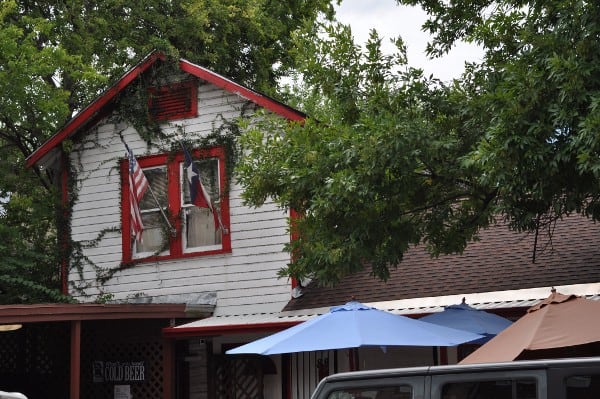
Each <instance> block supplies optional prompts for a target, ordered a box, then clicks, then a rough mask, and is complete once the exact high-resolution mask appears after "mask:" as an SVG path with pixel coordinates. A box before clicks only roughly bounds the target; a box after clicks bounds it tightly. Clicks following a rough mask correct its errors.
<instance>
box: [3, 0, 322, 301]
mask: <svg viewBox="0 0 600 399" xmlns="http://www.w3.org/2000/svg"><path fill="white" fill-rule="evenodd" d="M331 13H332V7H331V4H330V1H325V0H314V1H303V0H294V1H287V2H279V1H274V0H257V1H251V2H248V1H242V0H219V1H216V0H176V1H162V0H147V1H144V2H131V1H124V0H103V1H87V0H85V1H83V0H73V1H68V2H56V1H45V0H42V1H22V0H4V1H2V2H0V93H2V94H1V97H0V168H1V169H0V198H2V200H3V201H8V204H7V205H6V206H4V209H3V212H4V214H3V218H1V220H0V222H2V226H1V227H2V228H3V229H5V230H3V233H2V234H4V233H6V234H7V235H9V236H14V237H21V238H23V239H24V242H23V246H20V244H18V242H17V241H15V240H10V241H7V242H6V244H7V246H5V247H2V248H0V254H2V255H5V256H6V257H7V258H6V259H3V260H2V262H0V302H4V303H6V302H11V301H18V300H23V301H36V300H37V301H39V300H40V299H41V296H40V295H29V293H25V294H23V293H21V294H23V295H13V294H9V292H13V291H15V292H16V291H19V290H22V289H23V290H25V289H26V288H27V287H33V286H34V285H35V286H36V287H37V286H39V287H43V286H46V287H48V288H51V289H56V287H57V282H58V280H59V279H58V278H57V275H58V270H59V267H58V265H59V262H58V257H59V252H60V251H59V249H58V248H59V247H60V245H58V243H57V241H56V236H57V235H56V233H52V232H51V231H52V230H51V229H50V230H49V226H48V225H42V224H41V223H38V221H41V220H44V221H47V220H48V218H50V219H51V218H52V217H53V212H52V211H51V209H52V208H53V207H54V206H55V205H56V203H57V198H56V196H55V195H54V192H53V188H52V183H51V181H52V176H49V175H47V174H46V171H43V170H40V169H38V168H37V167H35V168H33V171H32V170H27V169H25V167H24V160H25V158H26V157H27V156H29V155H30V154H31V153H32V151H34V150H35V149H36V148H38V147H39V146H40V145H41V144H42V143H43V142H44V141H45V140H46V139H47V138H49V137H50V136H51V135H52V134H53V133H54V132H55V131H56V130H57V129H59V128H60V127H61V126H62V125H63V124H64V123H65V122H66V121H68V120H69V119H70V118H71V117H72V115H73V114H74V113H76V112H77V111H79V110H81V109H82V108H83V107H85V106H86V105H87V104H88V103H89V102H90V101H91V100H92V99H94V98H95V97H96V96H97V95H99V94H100V93H101V92H102V90H104V89H105V88H106V87H107V86H108V85H109V84H110V83H111V80H112V79H117V78H119V77H120V76H121V74H122V73H123V72H124V71H125V70H127V69H128V68H130V67H132V66H133V65H134V64H135V63H136V62H137V61H138V60H139V59H141V58H142V57H143V56H145V55H146V54H148V53H149V52H150V51H152V50H156V49H157V50H161V51H163V52H164V53H165V54H167V55H168V56H169V57H182V58H186V59H188V60H189V61H192V62H195V63H199V64H201V65H203V66H206V67H209V68H211V69H213V70H215V71H217V72H220V73H222V74H224V75H225V76H228V77H230V78H233V79H235V80H238V81H240V82H242V83H245V84H248V85H250V86H252V87H255V88H259V89H263V90H269V88H270V87H272V86H273V85H274V83H275V81H276V79H277V78H278V77H279V76H280V75H281V74H283V73H285V71H286V70H287V69H288V68H290V67H291V66H292V62H293V61H294V59H293V58H291V57H290V56H289V55H288V50H289V49H290V46H292V42H291V41H290V37H291V33H292V32H294V31H295V30H297V29H299V28H301V27H303V26H304V24H307V25H308V26H310V24H311V23H314V22H315V21H316V20H317V18H320V17H321V16H325V17H329V16H331ZM32 172H33V173H32ZM40 189H41V191H42V192H40ZM14 202H19V204H20V205H19V206H16V205H15V206H13V203H14ZM25 205H26V206H25ZM17 210H18V211H17ZM17 215H18V216H19V217H22V218H23V219H17ZM34 217H35V218H39V217H42V219H36V220H33V219H32V218H34ZM9 220H10V222H9ZM35 228H40V229H41V230H40V231H38V232H37V234H30V232H29V230H30V229H35ZM48 231H50V233H48ZM25 242H27V243H28V244H27V245H25ZM52 248H54V250H52ZM20 250H23V251H26V252H27V256H23V257H22V258H21V259H19V261H18V262H16V263H14V262H12V260H10V259H13V258H12V255H11V254H14V253H18V251H20ZM15 251H16V252H15ZM37 251H41V252H39V253H42V254H44V255H43V256H42V258H43V259H40V258H37V257H36V256H35V255H36V254H39V253H38V252H37ZM50 258H52V259H50ZM36 268H39V269H40V273H39V274H31V273H29V272H27V271H26V270H34V269H36ZM42 269H43V271H42ZM15 278H18V279H22V280H23V282H25V281H26V282H27V283H28V284H25V285H23V284H21V285H19V284H20V283H19V284H16V283H15V281H16V280H15ZM29 283H31V284H29ZM32 289H33V288H32ZM42 291H43V290H41V291H39V292H40V293H42ZM17 298H21V299H17ZM46 298H47V299H50V300H53V297H51V296H47V297H46Z"/></svg>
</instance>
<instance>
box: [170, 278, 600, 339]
mask: <svg viewBox="0 0 600 399" xmlns="http://www.w3.org/2000/svg"><path fill="white" fill-rule="evenodd" d="M552 288H553V287H540V288H533V289H523V290H510V291H496V292H486V293H465V294H455V295H446V296H438V297H428V298H411V299H401V300H390V301H380V302H366V303H365V304H366V305H370V306H373V307H375V308H377V309H381V310H385V311H388V312H390V313H393V314H398V315H403V316H409V317H420V316H423V315H426V314H430V313H435V312H441V311H442V310H444V306H448V305H455V304H458V303H460V302H461V301H462V298H465V300H466V302H467V303H468V304H469V305H470V306H472V307H474V308H476V309H479V310H485V311H489V312H492V313H496V314H502V315H518V316H520V315H521V314H522V313H524V312H525V310H526V309H527V308H529V307H531V306H533V305H535V304H536V303H538V302H540V301H541V300H543V299H545V298H547V297H548V295H549V293H550V290H551V289H552ZM554 288H556V289H557V291H559V292H561V293H565V294H575V295H580V296H585V297H587V298H591V299H595V300H600V283H595V284H576V285H566V286H556V287H554ZM334 305H340V303H331V306H334ZM328 311H329V306H327V307H318V308H311V309H301V310H291V311H282V312H274V313H261V314H245V315H229V316H213V317H208V318H206V319H201V320H196V321H193V322H190V323H186V324H182V325H179V326H175V327H167V328H164V329H163V335H164V336H165V337H168V338H185V337H191V336H215V335H226V334H241V333H251V332H275V331H280V330H283V329H285V328H288V327H291V326H294V325H296V324H299V323H301V322H303V321H306V320H309V319H311V318H313V317H316V316H318V315H321V314H323V313H326V312H328Z"/></svg>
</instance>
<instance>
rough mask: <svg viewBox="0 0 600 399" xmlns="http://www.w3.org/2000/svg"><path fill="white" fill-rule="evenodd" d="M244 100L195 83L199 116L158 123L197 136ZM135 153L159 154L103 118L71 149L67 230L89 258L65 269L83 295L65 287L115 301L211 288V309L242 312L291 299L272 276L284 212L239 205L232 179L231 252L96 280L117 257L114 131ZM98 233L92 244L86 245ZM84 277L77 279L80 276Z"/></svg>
mask: <svg viewBox="0 0 600 399" xmlns="http://www.w3.org/2000/svg"><path fill="white" fill-rule="evenodd" d="M244 105H245V100H244V99H242V98H240V97H239V96H237V95H235V94H232V93H229V92H226V91H224V90H222V89H219V88H217V87H215V86H213V85H210V84H200V85H199V91H198V116H197V117H195V118H190V119H182V120H175V121H169V122H168V123H165V124H164V125H163V126H162V128H163V132H164V133H165V134H167V135H173V137H177V135H182V136H183V137H184V138H185V137H186V136H190V137H200V136H204V135H208V134H211V133H212V132H213V131H214V129H215V128H217V127H219V126H220V124H221V123H222V121H223V119H225V120H229V121H233V120H235V119H236V118H238V117H239V116H240V115H241V112H242V109H243V108H244ZM119 132H120V133H121V135H122V136H123V138H124V140H125V141H126V142H127V144H128V145H129V147H130V148H131V149H132V150H133V152H134V154H136V156H138V157H141V156H145V155H152V154H155V153H160V152H162V151H163V150H161V148H162V147H161V146H162V145H163V144H161V143H160V142H157V143H153V146H152V147H149V146H148V145H147V143H145V142H144V140H143V139H142V138H141V137H140V136H139V135H138V134H137V132H136V131H135V130H134V129H133V128H132V127H127V126H125V125H120V126H115V125H113V124H111V123H108V121H107V119H105V120H103V121H100V122H99V123H98V124H97V125H96V126H94V127H93V128H91V129H90V130H89V131H88V132H87V133H85V134H83V135H81V134H80V135H79V136H77V137H78V138H79V139H80V140H81V141H79V142H76V145H75V151H73V153H72V154H71V163H72V168H73V170H75V171H76V173H77V179H78V182H77V184H76V190H77V193H76V201H75V203H74V206H73V212H72V219H71V227H72V229H71V233H72V238H73V240H74V241H77V242H80V243H81V244H82V245H83V247H84V255H85V256H86V257H87V258H88V259H89V260H90V261H91V262H92V265H90V264H88V265H86V266H85V267H84V270H83V271H82V273H81V276H83V277H80V273H79V271H77V270H71V273H70V283H71V284H73V285H75V286H77V287H84V286H86V285H90V287H89V288H86V289H85V290H84V293H83V294H80V293H78V291H77V290H75V289H72V294H73V295H74V296H75V297H76V298H77V299H79V300H81V301H93V300H95V299H96V296H97V295H100V294H111V295H112V297H113V299H115V300H127V299H128V298H134V297H137V296H145V297H163V296H165V295H178V294H181V295H185V294H194V293H199V292H206V293H209V292H214V293H216V294H217V308H216V310H215V314H219V315H226V314H243V313H249V312H252V313H261V312H273V311H279V310H281V308H282V307H283V306H284V305H285V303H286V302H287V301H288V300H289V298H290V282H289V281H288V279H286V278H278V277H277V272H278V271H279V270H280V269H281V268H283V267H285V266H286V264H287V263H288V262H289V259H290V255H289V254H288V253H286V252H285V251H284V250H283V248H284V245H285V244H286V243H288V242H289V231H288V228H287V223H286V218H287V217H288V216H289V213H288V212H286V211H284V210H282V209H280V208H279V207H277V205H276V204H274V203H272V202H268V203H266V204H265V205H264V206H262V207H259V208H252V207H248V206H245V205H244V204H243V200H242V198H241V194H242V187H240V186H239V185H238V184H236V182H235V181H234V182H232V184H231V187H230V192H229V196H230V198H229V206H230V222H231V223H230V227H231V229H230V230H231V231H230V234H231V246H232V252H231V253H229V254H219V255H214V256H205V257H193V258H185V259H170V260H167V261H152V262H140V263H136V264H134V265H130V266H128V267H126V268H124V269H123V270H119V271H118V272H116V273H115V274H114V275H113V276H112V278H111V279H109V280H108V281H107V282H106V283H104V284H103V285H101V286H100V285H99V283H98V282H97V281H96V278H97V276H98V273H99V271H106V270H112V269H116V268H120V267H121V266H122V265H121V262H122V247H121V245H122V243H121V233H120V231H108V230H111V229H118V230H120V228H121V181H120V180H121V177H120V169H119V165H120V164H119V162H120V161H121V160H122V159H124V157H125V147H124V145H123V143H122V142H121V139H120V137H119V135H118V133H119ZM103 233H104V236H103V238H102V239H101V240H98V242H97V245H94V246H86V244H89V243H91V242H94V241H95V240H97V238H98V237H99V236H100V235H101V234H103ZM81 278H83V280H80V279H81Z"/></svg>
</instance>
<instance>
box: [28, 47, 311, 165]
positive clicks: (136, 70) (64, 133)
mask: <svg viewBox="0 0 600 399" xmlns="http://www.w3.org/2000/svg"><path fill="white" fill-rule="evenodd" d="M165 58H166V57H165V56H164V54H162V53H160V52H153V53H151V54H150V55H148V56H147V57H146V58H145V59H144V60H142V61H141V62H140V63H139V64H138V65H136V66H135V67H133V68H132V69H131V70H130V71H129V72H127V73H125V75H123V77H122V78H121V79H119V80H118V81H117V83H115V84H114V85H113V86H112V87H110V88H109V89H108V90H106V92H104V94H102V95H101V96H100V97H98V98H96V100H94V101H93V102H92V103H91V104H90V105H88V106H87V107H86V108H85V109H84V110H83V111H81V112H80V113H78V114H77V115H76V116H75V117H74V118H73V119H71V120H70V121H69V122H67V124H66V125H65V126H64V127H63V128H62V129H60V130H59V131H58V132H57V133H56V134H54V135H53V136H52V137H50V138H49V139H48V140H47V141H46V142H45V143H44V144H42V146H41V147H39V148H38V149H37V150H35V151H34V152H33V153H32V154H31V155H30V156H29V157H27V159H26V160H25V165H26V166H27V167H28V168H30V167H32V166H33V165H35V164H36V163H37V162H39V161H40V159H42V158H43V157H44V156H45V155H47V154H48V153H49V152H50V151H51V150H53V149H54V148H56V147H57V146H58V145H59V144H60V143H62V141H63V140H65V139H67V138H68V137H70V136H71V135H72V134H74V133H75V132H76V131H77V129H79V128H80V127H81V126H83V125H84V124H85V123H86V122H87V121H88V120H90V119H91V118H92V117H94V115H96V114H97V113H98V112H99V111H100V110H101V109H102V108H103V107H104V106H106V105H107V104H108V103H109V102H110V101H111V100H113V99H114V98H115V96H116V95H117V94H118V93H119V92H121V91H122V90H123V89H125V88H126V87H127V85H129V84H130V83H131V82H132V81H133V80H134V79H135V78H137V77H138V76H139V75H140V74H142V73H143V72H144V71H146V70H147V69H148V68H149V67H150V66H152V64H154V63H155V62H156V60H158V59H160V60H163V61H164V60H165ZM179 67H180V68H181V70H182V71H184V72H188V73H190V74H192V75H194V76H196V77H199V78H202V79H204V80H206V81H207V82H209V83H212V84H214V85H215V86H217V87H220V88H222V89H224V90H227V91H229V92H231V93H235V94H238V95H240V96H242V97H244V98H246V99H248V100H250V101H252V102H254V103H255V104H257V105H259V106H261V107H264V108H266V109H268V110H270V111H272V112H275V113H276V114H278V115H281V116H283V117H285V118H287V119H289V120H294V121H303V120H304V119H305V118H306V115H305V114H304V113H302V112H300V111H297V110H295V109H293V108H291V107H289V106H287V105H285V104H282V103H280V102H278V101H276V100H274V99H272V98H269V97H267V96H265V95H262V94H260V93H257V92H255V91H253V90H251V89H248V88H247V87H244V86H242V85H240V84H238V83H235V82H233V81H231V80H229V79H227V78H225V77H223V76H221V75H219V74H216V73H214V72H212V71H210V70H208V69H206V68H203V67H201V66H198V65H195V64H192V63H191V62H189V61H185V60H181V61H180V62H179Z"/></svg>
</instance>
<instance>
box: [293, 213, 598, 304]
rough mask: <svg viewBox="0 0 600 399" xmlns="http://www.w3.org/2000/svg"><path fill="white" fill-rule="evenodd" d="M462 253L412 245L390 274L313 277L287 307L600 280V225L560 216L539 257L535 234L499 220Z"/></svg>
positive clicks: (541, 241) (543, 235)
mask: <svg viewBox="0 0 600 399" xmlns="http://www.w3.org/2000/svg"><path fill="white" fill-rule="evenodd" d="M479 237H480V240H479V241H475V242H473V243H470V244H469V246H468V247H467V249H466V250H465V251H464V253H463V254H462V255H443V256H440V257H439V258H435V259H434V258H431V257H430V256H429V255H428V254H427V252H426V251H425V249H424V247H423V246H417V247H415V248H412V249H410V250H409V251H408V252H407V253H406V254H405V256H404V259H403V261H402V263H400V265H399V266H398V268H397V269H394V270H391V276H390V279H389V280H388V281H387V282H382V281H379V280H377V279H375V278H374V277H372V276H370V275H369V271H368V270H367V271H365V272H362V273H359V274H356V275H353V276H349V277H346V278H345V279H343V280H342V281H341V282H340V283H339V284H337V285H336V286H335V287H319V286H318V284H317V283H316V282H312V283H311V284H309V285H308V287H305V288H304V295H302V296H301V297H299V298H296V299H292V300H291V301H290V302H289V303H288V304H287V305H286V307H285V309H284V310H299V309H310V308H317V307H325V306H332V305H338V304H343V303H345V302H347V301H349V300H350V299H351V298H352V297H354V298H355V299H356V300H357V301H360V302H379V301H390V300H398V299H410V298H421V297H435V296H442V295H454V294H465V293H481V292H491V291H504V290H516V289H524V288H536V287H550V286H555V285H570V284H585V283H598V282H600V245H598V243H600V226H599V225H598V224H596V223H594V222H592V221H590V220H589V219H586V218H583V217H580V216H570V217H565V218H564V219H562V220H559V221H558V222H557V223H556V225H555V226H554V227H553V230H552V232H551V233H549V231H548V230H547V229H546V230H544V231H540V233H539V236H538V246H537V251H536V259H535V263H533V262H532V258H533V249H534V240H535V236H534V234H526V233H516V232H514V231H510V230H509V229H508V227H507V226H506V225H503V224H497V225H495V226H492V227H490V228H488V229H486V230H483V231H481V232H480V234H479Z"/></svg>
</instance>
